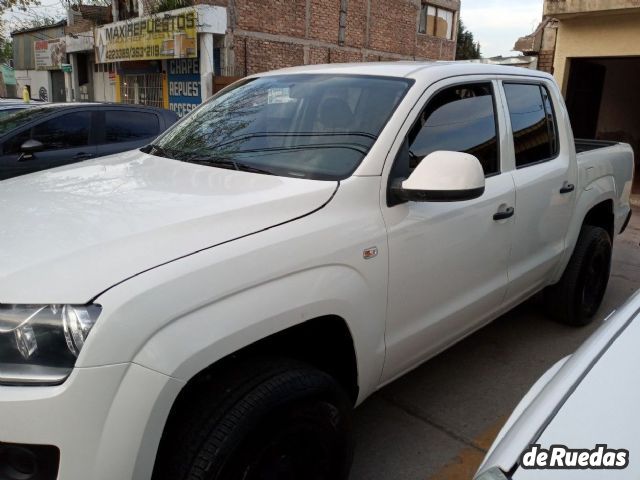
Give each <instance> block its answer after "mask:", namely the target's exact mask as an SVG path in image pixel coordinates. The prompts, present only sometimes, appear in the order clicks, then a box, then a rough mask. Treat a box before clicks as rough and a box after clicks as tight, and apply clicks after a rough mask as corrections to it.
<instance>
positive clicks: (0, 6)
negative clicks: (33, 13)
mask: <svg viewBox="0 0 640 480" xmlns="http://www.w3.org/2000/svg"><path fill="white" fill-rule="evenodd" d="M35 5H40V1H39V0H0V15H2V14H4V13H6V12H9V11H11V10H14V9H16V10H21V11H23V12H26V11H27V10H28V9H29V8H30V7H32V6H35Z"/></svg>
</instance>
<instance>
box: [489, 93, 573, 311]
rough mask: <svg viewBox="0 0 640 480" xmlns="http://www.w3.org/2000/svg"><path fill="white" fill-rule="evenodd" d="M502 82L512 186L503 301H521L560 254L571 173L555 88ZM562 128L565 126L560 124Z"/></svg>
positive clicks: (546, 276) (549, 272)
mask: <svg viewBox="0 0 640 480" xmlns="http://www.w3.org/2000/svg"><path fill="white" fill-rule="evenodd" d="M501 83H502V89H501V92H502V95H503V104H504V108H505V109H506V115H505V116H506V118H507V123H508V125H509V130H508V138H509V139H510V140H512V143H511V148H512V151H511V152H510V155H511V156H512V159H513V161H514V164H515V169H514V170H513V172H512V175H513V179H514V183H515V187H516V205H515V216H514V217H515V228H514V236H513V246H512V248H511V255H510V259H509V289H508V291H507V301H510V302H516V301H519V300H521V299H523V298H526V297H527V296H529V295H530V294H531V293H533V292H534V291H536V290H538V289H539V288H540V287H541V286H543V285H544V284H545V283H546V282H547V281H548V280H549V279H550V278H551V277H552V275H553V273H554V272H555V269H556V268H557V266H558V262H559V260H560V257H561V255H562V253H563V251H564V243H565V237H566V235H567V231H568V227H569V221H570V219H571V214H572V211H573V204H574V200H575V196H576V192H575V184H576V180H577V178H576V174H577V173H576V168H575V165H573V164H572V149H570V148H569V141H567V140H568V139H567V138H566V131H565V132H563V136H561V135H560V133H561V132H560V129H559V128H558V118H560V119H561V120H563V121H564V122H566V124H568V122H567V121H566V119H564V118H563V117H561V116H559V115H558V114H557V112H561V113H564V109H562V108H561V106H560V103H559V102H560V99H559V98H558V97H557V95H558V92H557V89H555V88H554V87H553V85H552V84H550V83H546V82H545V81H539V82H536V81H532V82H519V81H507V80H504V81H502V82H501ZM563 124H565V123H563Z"/></svg>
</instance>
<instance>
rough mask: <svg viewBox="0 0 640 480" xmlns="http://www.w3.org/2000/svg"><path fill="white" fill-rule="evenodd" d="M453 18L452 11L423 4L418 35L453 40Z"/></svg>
mask: <svg viewBox="0 0 640 480" xmlns="http://www.w3.org/2000/svg"><path fill="white" fill-rule="evenodd" d="M453 17H454V13H453V11H451V10H447V9H445V8H440V7H434V6H433V5H427V4H423V5H422V9H421V10H420V23H419V25H418V33H424V34H427V35H433V36H434V37H440V38H446V39H447V40H452V39H453Z"/></svg>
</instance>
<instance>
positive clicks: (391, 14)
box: [215, 0, 460, 75]
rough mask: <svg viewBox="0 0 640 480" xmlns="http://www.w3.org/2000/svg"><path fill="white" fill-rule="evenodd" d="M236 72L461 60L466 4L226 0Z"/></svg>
mask: <svg viewBox="0 0 640 480" xmlns="http://www.w3.org/2000/svg"><path fill="white" fill-rule="evenodd" d="M215 3H216V4H218V5H222V6H225V7H226V8H227V9H228V30H227V35H226V38H225V50H224V57H223V61H224V62H225V64H226V65H225V67H226V68H225V70H226V71H229V72H232V73H234V74H240V75H245V74H246V75H250V74H253V73H256V72H261V71H265V70H271V69H275V68H282V67H287V66H293V65H306V64H315V63H339V62H363V61H380V60H427V59H430V60H453V59H454V58H455V49H456V42H455V38H456V33H457V32H456V26H457V19H458V12H459V10H460V0H429V2H428V3H427V2H423V1H421V0H218V1H216V2H215Z"/></svg>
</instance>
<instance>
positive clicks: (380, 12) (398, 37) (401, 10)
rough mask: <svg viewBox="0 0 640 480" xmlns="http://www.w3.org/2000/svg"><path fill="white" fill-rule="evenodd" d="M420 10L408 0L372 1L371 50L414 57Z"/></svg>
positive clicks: (370, 23)
mask: <svg viewBox="0 0 640 480" xmlns="http://www.w3.org/2000/svg"><path fill="white" fill-rule="evenodd" d="M417 21H418V9H417V8H416V6H415V5H414V4H411V3H409V2H407V1H406V0H371V19H370V22H369V48H371V49H372V50H380V51H383V52H391V53H399V54H401V55H413V54H414V53H413V52H414V48H415V43H416V33H417V31H418V24H417Z"/></svg>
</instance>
